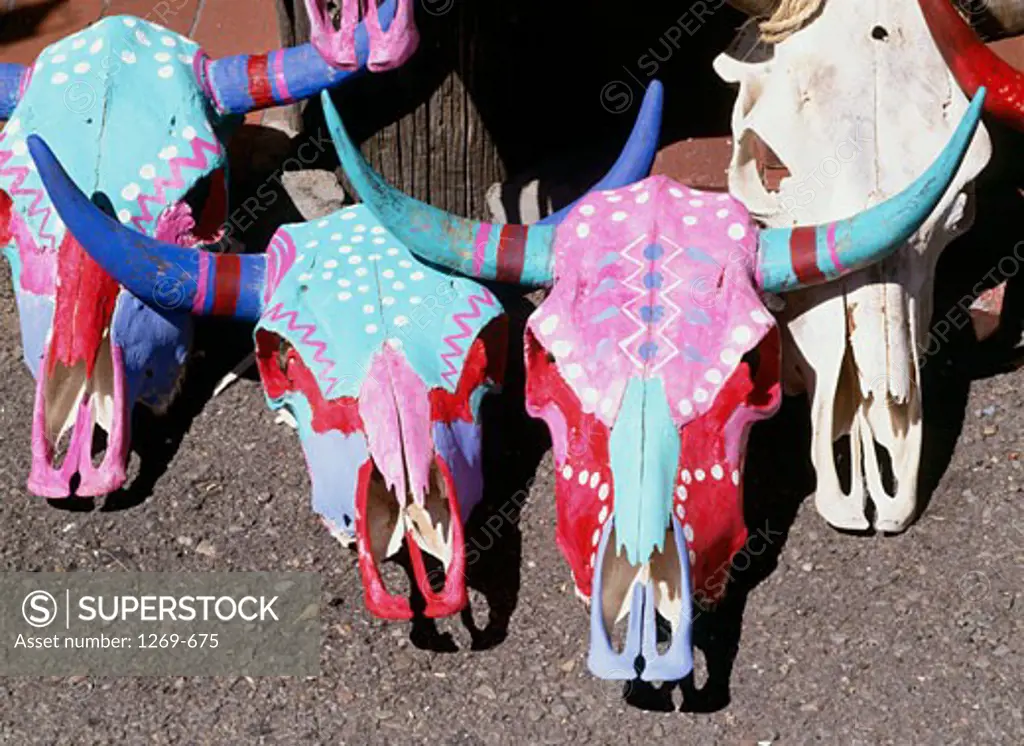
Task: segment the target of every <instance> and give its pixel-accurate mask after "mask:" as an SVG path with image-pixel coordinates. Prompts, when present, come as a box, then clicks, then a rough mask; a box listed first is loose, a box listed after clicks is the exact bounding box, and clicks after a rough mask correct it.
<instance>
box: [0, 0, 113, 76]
mask: <svg viewBox="0 0 1024 746" xmlns="http://www.w3.org/2000/svg"><path fill="white" fill-rule="evenodd" d="M102 6H103V2H102V0H74V2H67V3H61V4H56V5H55V4H54V3H53V0H15V3H14V9H13V10H10V11H8V12H6V13H4V15H3V25H2V26H0V48H2V49H3V61H4V62H18V63H21V64H22V65H30V64H32V63H33V62H35V59H36V57H37V56H39V53H40V52H42V51H43V49H45V48H46V47H47V46H49V45H50V44H52V43H53V42H55V41H57V40H58V39H62V38H64V37H65V36H67V35H68V34H73V33H74V32H75V31H80V30H81V29H84V28H85V27H86V26H88V25H89V24H91V23H94V22H95V21H97V20H98V19H99V17H100V11H101V8H102Z"/></svg>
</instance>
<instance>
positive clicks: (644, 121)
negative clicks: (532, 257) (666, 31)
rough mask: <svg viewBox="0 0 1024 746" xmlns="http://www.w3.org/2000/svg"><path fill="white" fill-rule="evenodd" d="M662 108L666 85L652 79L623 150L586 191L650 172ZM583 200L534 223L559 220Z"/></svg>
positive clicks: (624, 182) (614, 185) (622, 183)
mask: <svg viewBox="0 0 1024 746" xmlns="http://www.w3.org/2000/svg"><path fill="white" fill-rule="evenodd" d="M664 107H665V88H664V86H662V84H661V82H660V81H657V80H652V81H651V84H650V85H649V86H648V87H647V92H646V93H645V94H644V101H643V104H641V106H640V113H639V114H638V115H637V118H636V123H635V124H634V125H633V132H632V133H631V134H630V136H629V140H627V141H626V146H625V147H624V148H623V149H622V153H621V154H620V155H619V158H618V160H617V161H615V164H614V165H613V166H612V167H611V170H610V171H608V173H606V174H605V175H604V178H602V179H601V180H600V181H599V182H597V183H596V184H594V186H592V187H590V189H589V190H588V191H589V192H597V191H601V190H603V189H618V188H619V187H624V186H626V185H627V184H632V183H633V182H634V181H640V180H641V179H643V178H646V177H647V176H648V175H649V174H650V172H651V166H652V165H653V163H654V156H655V155H656V154H657V152H658V140H659V139H660V138H661V112H662V110H663V109H664ZM584 196H585V195H584ZM582 199H583V197H580V199H578V200H576V201H575V202H573V203H572V204H570V205H566V206H565V207H563V208H562V209H561V210H559V211H558V212H554V213H552V214H551V215H548V216H547V217H546V218H544V219H543V220H539V221H537V225H557V224H558V223H561V222H562V221H563V220H565V216H566V215H568V214H569V213H570V212H571V211H572V209H573V208H574V207H576V205H577V204H578V203H579V201H580V200H582Z"/></svg>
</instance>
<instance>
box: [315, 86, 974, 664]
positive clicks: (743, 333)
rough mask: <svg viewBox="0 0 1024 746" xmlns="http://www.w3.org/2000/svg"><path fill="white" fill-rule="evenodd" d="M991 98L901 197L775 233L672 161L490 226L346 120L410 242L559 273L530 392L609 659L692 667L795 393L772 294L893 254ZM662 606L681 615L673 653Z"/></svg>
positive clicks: (469, 259) (366, 186)
mask: <svg viewBox="0 0 1024 746" xmlns="http://www.w3.org/2000/svg"><path fill="white" fill-rule="evenodd" d="M982 98H983V96H979V97H978V98H977V99H976V100H975V102H974V103H972V105H971V109H970V110H969V111H968V114H967V115H966V116H965V117H964V120H963V121H962V123H961V125H960V128H958V130H957V132H956V133H955V135H954V137H953V138H952V139H951V141H950V143H949V144H948V145H947V146H946V148H945V149H944V150H943V151H942V152H941V153H940V154H939V155H938V158H937V160H936V161H935V162H934V163H933V164H932V166H931V167H930V168H929V169H928V170H927V171H926V172H925V173H924V174H922V175H921V176H920V177H918V179H917V180H916V181H915V182H913V183H912V184H911V185H910V186H909V187H908V188H907V189H906V190H904V191H903V192H902V193H900V194H899V195H897V196H895V197H892V198H891V199H889V200H887V201H885V202H882V203H880V204H878V205H875V206H874V207H871V208H869V209H867V210H865V211H863V212H861V213H858V214H857V215H854V216H852V217H850V218H847V219H846V220H840V221H836V222H832V223H827V224H824V225H819V226H798V227H794V228H785V229H781V228H780V229H767V230H765V229H759V228H758V227H757V226H756V225H755V224H754V222H753V220H752V218H751V217H750V215H749V214H748V212H747V210H746V209H745V208H744V207H743V206H742V204H740V203H739V202H738V201H736V200H734V199H732V198H731V197H730V196H729V195H728V194H708V193H704V192H701V191H699V190H695V189H690V188H688V187H685V186H683V185H681V184H677V183H676V182H674V181H672V180H671V179H668V178H666V177H663V176H656V177H651V178H648V179H645V180H643V181H640V182H638V183H635V184H633V185H631V186H628V187H621V188H614V189H604V190H594V191H592V192H590V193H589V194H588V195H587V196H586V197H584V198H583V199H581V200H580V201H579V202H578V203H577V204H576V205H575V206H574V207H573V209H572V210H571V211H570V212H569V214H568V216H567V217H566V218H565V219H564V220H563V221H562V222H561V223H559V224H558V225H540V226H538V225H533V226H520V225H504V226H501V225H490V224H486V223H478V222H476V221H471V220H466V219H464V218H459V217H457V216H454V215H450V214H448V213H445V212H443V211H441V210H438V209H436V208H434V207H431V206H430V205H427V204H424V203H422V202H418V201H416V200H413V199H411V198H409V197H407V196H405V195H403V194H401V193H399V192H397V191H396V190H395V189H394V188H393V187H391V186H389V185H388V184H387V183H386V182H385V181H384V179H383V178H382V177H381V176H380V175H379V174H377V173H376V172H375V171H373V169H372V168H370V166H369V165H368V164H367V163H366V161H365V160H364V159H363V158H362V156H361V155H360V153H359V151H358V149H356V148H355V146H354V145H353V144H352V143H351V141H350V140H348V139H347V136H346V135H345V134H344V131H343V130H342V129H341V127H340V125H339V126H338V129H339V130H341V131H340V132H336V133H335V142H336V145H337V146H338V150H339V153H340V155H341V161H342V165H343V167H344V168H345V171H346V173H347V174H348V176H349V179H350V181H351V182H352V184H353V186H354V187H355V188H356V190H357V191H358V192H359V194H360V196H362V197H363V199H364V200H365V203H366V205H367V207H368V208H369V209H371V210H372V211H373V212H374V213H375V214H376V215H377V217H378V218H379V219H380V221H381V223H382V224H383V225H385V226H386V227H387V228H388V230H390V231H391V232H392V233H394V234H395V235H396V236H397V237H399V238H400V240H402V242H403V243H404V244H405V245H407V246H408V247H409V248H410V249H411V250H412V251H413V252H415V253H417V254H418V255H419V256H421V257H423V258H425V259H427V260H428V261H431V262H433V263H436V264H441V265H445V266H448V267H452V268H455V269H460V270H462V271H464V272H467V273H469V274H471V275H472V276H474V277H477V278H486V279H492V280H501V281H505V282H514V283H518V284H522V285H540V286H547V287H549V288H551V292H550V295H549V296H548V297H547V299H546V300H544V302H543V303H541V304H540V306H539V307H538V308H537V310H536V311H535V312H534V314H533V315H532V316H531V317H530V320H529V322H528V326H527V334H526V365H527V392H526V393H527V407H528V409H529V411H530V412H531V414H534V415H536V416H538V417H541V418H543V419H544V420H545V422H546V423H547V425H548V428H549V430H550V432H551V439H552V444H553V449H554V459H555V467H556V471H557V477H556V479H557V485H556V497H557V515H558V526H557V537H558V544H559V547H560V548H561V550H562V552H563V554H564V555H565V557H566V558H567V560H568V561H569V565H570V567H571V568H572V573H573V579H574V581H575V584H576V590H577V592H578V593H579V594H580V595H581V596H583V597H584V598H586V599H588V600H589V602H590V619H591V630H590V643H591V644H590V656H589V659H588V663H589V666H590V669H591V671H593V672H594V673H596V674H597V675H598V676H601V677H603V678H613V679H632V678H634V677H635V676H637V675H639V676H640V678H642V679H644V680H648V681H672V680H677V679H681V678H683V677H684V676H686V675H687V674H689V673H690V672H691V671H692V667H693V660H692V651H691V647H690V627H691V602H692V601H693V600H694V599H696V600H704V601H715V600H717V599H718V598H719V597H720V596H721V594H722V592H723V591H724V587H725V579H726V576H727V573H728V569H729V567H730V563H731V561H732V558H733V556H734V555H735V554H736V552H737V551H738V550H739V549H740V547H742V545H743V544H744V542H745V540H746V535H747V530H746V527H745V525H744V523H743V509H742V508H743V495H742V481H743V479H742V475H743V464H744V456H745V452H746V439H747V435H748V433H749V430H750V427H751V425H752V424H753V423H754V422H756V421H757V420H759V419H763V418H765V417H768V416H770V415H771V414H772V413H773V412H775V411H776V409H777V408H778V405H779V401H780V392H781V387H780V382H779V375H780V359H779V358H780V346H779V334H778V331H777V329H776V326H775V322H774V320H773V319H772V317H771V316H770V315H769V313H768V312H767V310H766V308H765V306H764V305H763V303H762V301H761V292H763V291H767V292H780V291H785V290H791V289H796V288H799V287H804V286H808V285H812V284H818V283H823V282H827V281H829V280H833V279H836V278H839V277H842V276H844V275H846V274H848V273H849V272H852V271H855V270H856V269H859V268H863V267H866V266H869V265H871V264H873V263H875V262H877V261H880V260H881V259H882V258H883V257H885V256H887V255H888V254H890V253H891V252H892V251H894V250H895V248H896V247H898V246H899V245H900V244H901V243H902V241H903V240H905V238H906V236H908V235H910V233H912V232H913V231H914V230H916V229H917V227H918V226H919V225H920V224H921V222H922V221H924V220H925V219H926V218H927V216H928V215H929V213H931V211H932V210H933V209H934V208H935V205H936V204H937V203H938V202H939V200H940V199H941V197H942V195H943V193H944V192H945V190H946V188H947V186H948V184H949V183H950V180H951V179H952V177H953V175H954V174H955V172H956V170H957V168H958V167H959V165H960V162H961V160H962V158H963V155H964V153H965V152H966V150H967V147H968V145H969V144H970V141H971V138H972V137H973V134H974V130H975V128H976V126H977V122H978V116H979V113H980V106H981V99H982ZM439 247H442V248H439ZM659 618H660V619H661V620H662V621H664V622H667V623H668V625H669V626H670V627H671V636H670V642H669V644H668V647H667V649H666V650H664V652H662V651H661V650H659V643H658V620H659ZM620 621H622V622H624V626H625V634H624V642H623V645H622V649H621V651H616V650H615V649H614V647H613V644H612V638H613V634H614V632H615V626H616V624H617V623H618V622H620Z"/></svg>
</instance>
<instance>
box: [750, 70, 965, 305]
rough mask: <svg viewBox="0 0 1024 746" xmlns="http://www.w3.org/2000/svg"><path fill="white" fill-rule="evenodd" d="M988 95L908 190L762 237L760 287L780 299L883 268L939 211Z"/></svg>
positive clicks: (759, 249)
mask: <svg viewBox="0 0 1024 746" xmlns="http://www.w3.org/2000/svg"><path fill="white" fill-rule="evenodd" d="M984 100H985V89H984V88H980V89H978V92H977V94H975V96H974V99H973V100H972V101H971V105H970V106H969V107H968V109H967V112H966V113H965V114H964V116H963V119H961V120H960V124H959V125H958V126H957V128H956V131H955V132H954V133H953V136H952V138H950V141H949V142H948V143H947V144H946V147H945V148H944V149H943V151H942V152H941V153H940V154H939V157H938V158H937V159H936V160H935V161H934V162H933V163H932V165H931V166H930V167H929V168H928V170H927V171H925V172H924V173H923V174H921V176H919V177H918V178H917V180H915V181H914V182H913V183H911V184H910V186H908V187H907V188H906V189H904V190H903V191H902V192H900V193H899V194H897V195H894V196H893V197H890V198H889V199H887V200H886V201H885V202H882V203H881V204H878V205H875V206H874V207H870V208H868V209H866V210H864V211H862V212H860V213H858V214H856V215H854V216H853V217H851V218H846V219H845V220H837V221H835V222H832V223H826V224H824V225H815V226H799V227H796V228H768V229H765V230H762V231H761V233H760V237H759V240H760V246H759V247H758V271H757V276H758V282H759V285H760V286H761V287H762V288H763V289H764V290H767V291H769V292H773V293H780V292H784V291H788V290H797V289H799V288H802V287H808V286H811V285H819V284H821V283H824V282H829V281H831V280H835V279H838V278H840V277H843V276H844V275H847V274H849V273H850V272H855V271H857V270H859V269H863V268H864V267H867V266H870V265H872V264H875V263H876V262H880V261H881V260H882V259H884V258H885V257H887V256H889V255H890V254H892V253H893V252H894V251H896V249H897V248H899V246H900V245H902V244H903V243H904V242H905V241H906V240H907V239H909V238H910V237H911V236H912V235H913V234H914V232H915V231H916V230H917V229H918V228H920V227H921V224H922V223H924V221H925V220H927V219H928V216H929V215H931V213H932V211H933V210H935V208H936V206H937V205H938V204H939V201H940V200H941V199H942V195H943V194H945V193H946V190H947V189H948V188H949V185H950V183H951V182H952V181H953V177H954V176H955V175H956V172H957V170H958V169H959V168H960V164H961V162H962V161H963V159H964V156H965V155H966V154H967V149H968V147H969V146H970V144H971V138H972V137H974V132H975V130H976V129H977V127H978V121H979V119H980V117H981V108H982V103H983V102H984Z"/></svg>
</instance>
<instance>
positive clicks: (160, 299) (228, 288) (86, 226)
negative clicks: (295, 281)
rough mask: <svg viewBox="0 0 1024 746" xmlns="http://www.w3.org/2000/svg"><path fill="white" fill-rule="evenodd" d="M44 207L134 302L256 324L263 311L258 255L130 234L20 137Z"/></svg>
mask: <svg viewBox="0 0 1024 746" xmlns="http://www.w3.org/2000/svg"><path fill="white" fill-rule="evenodd" d="M28 148H29V153H31V155H32V160H34V161H35V164H36V168H37V169H38V170H39V176H40V178H41V179H42V181H43V185H44V186H45V187H46V193H47V194H48V195H49V197H50V201H51V202H52V203H53V206H54V207H55V208H56V209H57V213H58V214H59V215H60V218H61V220H63V221H64V224H65V225H66V226H67V228H68V230H70V231H71V234H72V235H73V236H74V237H75V239H76V240H77V241H78V243H80V244H81V245H82V248H84V249H85V251H86V252H87V253H88V254H89V255H90V256H91V257H92V258H93V259H95V260H96V263H97V264H99V265H100V267H102V268H103V269H104V271H106V272H107V273H108V274H109V275H110V276H111V277H113V278H114V279H115V280H117V281H118V283H120V284H121V285H123V286H124V287H125V288H127V289H128V291H129V292H130V293H131V294H132V295H134V296H136V297H137V298H139V300H141V301H142V302H144V303H146V304H147V305H149V306H152V307H154V308H156V309H157V310H160V311H164V312H179V313H193V314H196V315H202V316H206V315H212V316H226V317H231V318H236V319H240V320H245V321H256V320H257V319H258V318H259V317H260V313H261V311H262V308H263V288H264V279H265V276H266V258H265V256H264V255H262V254H259V255H249V256H246V255H238V254H214V253H211V252H209V251H202V250H200V249H190V248H184V247H181V246H176V245H174V244H170V243H165V242H163V241H158V240H156V239H155V238H150V237H149V236H145V235H143V234H141V233H137V232H136V231H133V230H131V229H129V228H126V227H125V226H123V225H121V223H119V222H118V221H116V220H114V219H113V218H111V217H110V216H109V215H107V214H106V213H104V212H103V211H102V210H100V209H99V208H98V207H97V206H96V205H94V204H93V203H92V202H90V201H89V198H88V197H86V196H85V195H84V194H83V193H82V191H81V190H80V189H79V188H78V187H77V186H76V185H75V183H74V182H73V181H72V180H71V178H70V177H69V176H68V175H67V172H65V171H64V168H63V166H61V164H60V162H59V161H58V160H57V157H56V156H55V155H54V154H53V152H52V151H51V150H50V148H49V146H47V144H46V143H45V142H44V141H43V139H42V138H40V137H39V136H37V135H30V136H29V137H28Z"/></svg>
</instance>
